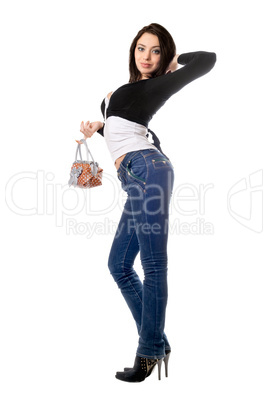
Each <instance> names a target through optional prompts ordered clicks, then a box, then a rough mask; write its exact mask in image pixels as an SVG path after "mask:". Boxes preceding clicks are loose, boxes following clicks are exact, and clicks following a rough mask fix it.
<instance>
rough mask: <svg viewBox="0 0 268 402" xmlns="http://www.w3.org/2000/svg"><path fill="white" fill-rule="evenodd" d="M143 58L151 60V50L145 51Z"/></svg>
mask: <svg viewBox="0 0 268 402" xmlns="http://www.w3.org/2000/svg"><path fill="white" fill-rule="evenodd" d="M143 58H144V60H149V59H150V53H149V52H147V53H144V55H143Z"/></svg>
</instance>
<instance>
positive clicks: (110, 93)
mask: <svg viewBox="0 0 268 402" xmlns="http://www.w3.org/2000/svg"><path fill="white" fill-rule="evenodd" d="M112 94H113V91H112V92H109V93H108V94H107V98H108V99H109V100H110V98H111V96H112Z"/></svg>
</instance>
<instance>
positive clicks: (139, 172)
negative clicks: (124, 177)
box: [126, 156, 147, 184]
mask: <svg viewBox="0 0 268 402" xmlns="http://www.w3.org/2000/svg"><path fill="white" fill-rule="evenodd" d="M126 172H127V174H128V176H129V177H131V178H132V179H134V180H137V181H138V182H142V183H143V184H145V183H146V175H147V167H146V163H145V161H144V158H143V156H140V157H139V158H135V160H130V161H129V162H128V164H127V165H126Z"/></svg>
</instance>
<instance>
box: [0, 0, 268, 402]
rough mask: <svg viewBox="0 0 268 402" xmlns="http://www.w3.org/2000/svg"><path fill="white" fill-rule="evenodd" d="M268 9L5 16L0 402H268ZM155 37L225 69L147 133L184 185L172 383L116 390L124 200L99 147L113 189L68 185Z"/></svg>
mask: <svg viewBox="0 0 268 402" xmlns="http://www.w3.org/2000/svg"><path fill="white" fill-rule="evenodd" d="M264 5H265V2H264V1H259V0H257V1H254V2H253V1H252V2H249V1H224V2H215V1H207V0H205V1H197V0H194V1H189V2H185V1H184V2H178V1H169V2H162V3H160V2H159V3H157V2H155V1H147V2H145V1H140V0H138V1H135V2H126V1H119V0H114V1H110V2H108V1H104V0H103V1H99V2H90V1H82V0H77V1H65V2H63V1H59V0H53V1H51V0H47V1H27V0H25V1H23V2H19V1H9V2H7V1H6V2H3V3H2V5H1V13H0V14H1V17H0V18H1V21H0V27H1V28H0V29H1V59H2V61H1V67H0V68H1V112H2V113H1V138H2V146H1V176H2V180H1V182H2V188H3V191H2V192H1V193H2V197H1V236H2V239H1V245H2V248H1V250H2V252H1V256H2V263H1V281H0V298H1V300H0V302H1V304H0V305H1V316H0V322H1V332H0V337H1V340H0V345H1V356H0V362H1V363H0V364H1V374H0V376H1V390H0V393H1V401H3V402H8V401H12V402H13V401H21V400H27V401H28V402H30V401H38V402H41V401H51V402H52V401H53V402H54V401H57V402H58V401H64V402H67V401H80V402H83V401H88V400H95V401H102V400H104V399H105V398H111V397H113V398H116V400H117V401H123V400H124V401H125V400H128V401H136V400H140V399H147V398H153V399H154V400H155V401H160V400H163V399H164V398H167V399H168V400H172V398H174V397H175V398H176V399H177V400H180V401H182V402H188V401H191V402H192V401H197V400H201V399H202V400H206V401H207V402H209V401H218V402H219V401H226V400H228V401H255V400H258V401H259V402H262V401H267V397H268V392H267V375H268V370H267V360H268V347H267V339H268V328H267V302H268V300H267V298H268V297H267V253H266V252H265V248H266V249H267V220H266V221H265V219H267V215H266V209H265V208H264V206H266V205H267V200H266V198H267V197H266V192H267V180H266V177H267V147H265V145H264V144H265V139H266V136H267V122H266V117H265V112H266V109H267V102H266V98H267V79H266V74H267V42H266V40H265V38H266V37H267V30H266V28H265V27H266V25H267V21H266V18H265V16H266V12H265V8H264ZM151 22H158V23H160V24H162V25H163V26H165V27H166V28H167V29H168V30H169V31H170V33H171V34H172V36H173V37H174V40H175V42H176V45H177V53H185V52H190V51H197V50H205V51H213V52H215V53H216V54H217V63H216V65H215V67H214V68H213V70H211V72H210V73H209V74H207V75H206V76H204V77H202V78H200V79H198V80H196V81H194V82H193V83H191V84H189V85H188V86H187V87H185V88H184V89H183V90H182V91H181V92H180V93H178V94H176V95H174V96H173V97H172V98H171V99H170V100H169V101H168V103H167V104H166V105H165V106H164V107H163V108H162V109H161V110H160V111H159V113H158V114H157V116H155V117H154V119H153V120H152V122H151V124H150V128H151V129H152V130H154V131H155V132H156V133H157V135H158V136H159V137H160V139H161V145H162V148H163V151H164V152H165V153H166V154H167V155H168V156H169V157H170V158H171V160H172V162H173V164H174V167H175V175H176V180H175V185H174V191H175V192H174V197H173V200H172V205H171V215H170V220H171V223H172V222H173V223H174V225H175V226H173V228H175V229H174V230H173V231H172V233H171V234H170V237H169V245H168V247H169V303H168V309H167V320H166V332H167V335H168V337H169V339H170V342H171V345H172V356H171V358H170V375H169V378H168V379H166V378H164V372H163V373H162V377H163V378H162V381H161V382H160V381H158V379H157V375H156V373H153V375H152V376H151V377H149V378H148V379H146V381H144V382H143V383H140V384H127V383H123V382H120V381H118V380H116V379H115V377H114V375H115V372H116V371H120V370H122V369H123V367H124V366H129V365H132V363H133V361H134V357H135V352H136V347H137V342H138V338H137V333H136V327H135V325H134V322H133V320H132V317H131V315H130V313H129V311H128V309H127V306H126V305H125V302H124V300H123V298H122V296H121V294H120V291H119V290H118V289H117V286H116V284H115V283H114V281H113V279H112V277H111V275H110V273H109V271H108V267H107V259H108V255H109V250H110V246H111V243H112V240H113V235H114V230H115V228H116V224H117V222H118V220H119V218H120V214H121V211H122V205H123V202H124V199H125V194H124V193H123V191H122V190H121V189H120V186H119V181H118V180H117V178H116V171H115V168H114V166H113V163H112V159H111V157H110V155H109V153H108V151H107V148H106V145H105V141H104V139H103V138H102V137H101V136H100V135H99V134H95V135H94V136H93V137H92V138H91V139H90V140H89V141H88V143H89V146H90V149H91V150H92V152H93V155H94V157H95V159H96V160H97V161H98V162H99V163H100V165H101V166H102V168H103V169H104V172H105V174H104V180H103V186H101V187H98V188H95V189H92V190H89V191H87V192H86V193H83V192H82V191H80V190H77V191H75V190H72V189H69V187H68V186H67V182H68V179H69V171H70V167H71V164H72V162H73V160H74V153H75V148H76V143H75V141H74V140H75V139H78V138H81V137H82V136H81V133H80V132H79V127H80V122H81V121H82V120H84V121H87V120H92V121H94V120H102V116H101V112H100V103H101V101H102V99H103V97H104V96H105V95H106V94H107V93H108V92H110V91H113V90H115V89H117V88H118V87H119V86H120V85H123V84H125V83H127V82H128V51H129V47H130V44H131V42H132V39H133V38H134V37H135V35H136V33H137V32H138V30H139V29H141V28H142V27H143V26H145V25H148V24H149V23H151ZM265 31H266V32H265ZM202 186H203V187H204V186H208V187H205V188H207V191H206V192H205V195H204V196H202V194H201V193H200V190H202V188H203V187H202ZM233 186H234V187H233ZM180 189H182V190H183V191H182V192H180ZM239 189H240V190H242V191H239ZM176 191H177V193H176ZM4 193H5V194H6V199H5V197H4ZM183 195H184V196H186V195H188V196H190V198H189V199H188V201H183V200H182V196H183ZM183 211H184V212H183ZM202 225H203V226H202ZM90 227H91V232H90V231H87V230H89V228H90ZM204 227H205V228H207V229H209V231H208V232H209V233H207V232H206V230H205V229H204ZM136 268H137V270H138V271H139V273H140V274H141V275H142V271H141V267H140V260H139V257H138V258H137V261H136Z"/></svg>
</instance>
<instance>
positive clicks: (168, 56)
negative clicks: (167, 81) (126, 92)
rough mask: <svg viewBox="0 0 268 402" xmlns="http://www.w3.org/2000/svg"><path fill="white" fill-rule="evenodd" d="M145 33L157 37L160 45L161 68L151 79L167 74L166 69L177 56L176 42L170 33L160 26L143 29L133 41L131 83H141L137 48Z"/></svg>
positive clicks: (149, 26)
mask: <svg viewBox="0 0 268 402" xmlns="http://www.w3.org/2000/svg"><path fill="white" fill-rule="evenodd" d="M144 33H150V34H153V35H156V36H157V37H158V40H159V44H160V55H161V57H160V64H159V67H158V69H157V70H156V71H154V73H153V74H152V76H151V78H154V77H158V76H159V75H163V74H165V72H166V69H167V67H168V65H169V63H170V62H171V60H172V59H173V57H174V56H175V54H176V46H175V43H174V40H173V38H172V36H171V35H170V33H169V32H168V31H167V30H166V29H165V28H164V27H162V25H159V24H155V23H153V24H150V25H147V26H145V27H143V28H142V29H141V30H140V31H139V32H138V33H137V35H136V37H135V38H134V39H133V42H132V44H131V46H130V50H129V74H130V77H129V82H136V81H139V80H140V78H141V73H140V72H139V70H138V69H137V66H136V63H135V55H134V54H135V48H136V46H137V41H138V40H139V39H140V37H141V36H142V35H143V34H144Z"/></svg>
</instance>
